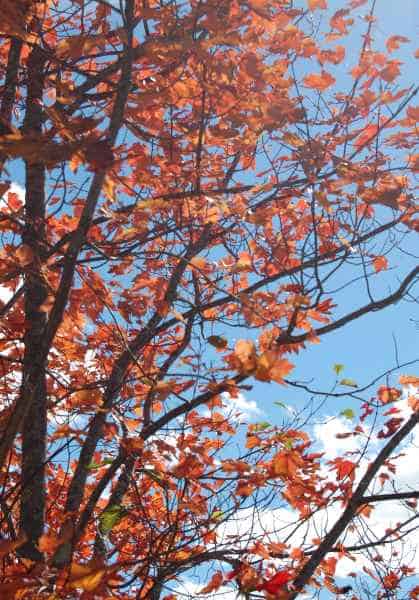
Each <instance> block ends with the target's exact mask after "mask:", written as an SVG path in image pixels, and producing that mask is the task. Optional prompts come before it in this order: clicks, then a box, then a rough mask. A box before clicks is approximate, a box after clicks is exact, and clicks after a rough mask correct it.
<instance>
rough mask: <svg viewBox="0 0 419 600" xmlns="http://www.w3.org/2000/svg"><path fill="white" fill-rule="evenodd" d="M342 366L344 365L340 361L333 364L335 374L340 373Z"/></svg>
mask: <svg viewBox="0 0 419 600" xmlns="http://www.w3.org/2000/svg"><path fill="white" fill-rule="evenodd" d="M344 368H345V365H341V364H340V363H336V364H335V365H333V370H334V372H335V373H336V375H340V373H342V371H343V369H344Z"/></svg>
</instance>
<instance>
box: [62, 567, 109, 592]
mask: <svg viewBox="0 0 419 600" xmlns="http://www.w3.org/2000/svg"><path fill="white" fill-rule="evenodd" d="M104 574H105V569H99V571H94V572H93V573H89V574H87V575H84V576H83V577H80V578H79V579H74V580H73V581H71V582H70V587H71V588H73V589H82V590H83V591H85V592H93V590H95V589H96V588H97V587H98V586H99V585H100V583H101V581H102V579H103V576H104Z"/></svg>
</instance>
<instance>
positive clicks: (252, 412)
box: [222, 392, 263, 423]
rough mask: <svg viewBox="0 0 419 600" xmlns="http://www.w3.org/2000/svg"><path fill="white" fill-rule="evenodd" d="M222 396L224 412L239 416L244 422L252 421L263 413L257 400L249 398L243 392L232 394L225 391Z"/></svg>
mask: <svg viewBox="0 0 419 600" xmlns="http://www.w3.org/2000/svg"><path fill="white" fill-rule="evenodd" d="M222 396H223V401H224V404H225V407H224V409H223V413H224V414H225V415H228V416H233V417H236V418H238V419H239V420H240V422H242V423H245V422H247V421H251V420H252V419H254V418H257V417H260V416H261V415H262V414H263V413H262V411H261V410H260V408H259V407H258V405H257V404H256V402H255V401H254V400H248V399H247V398H246V396H244V394H242V393H241V392H239V393H238V394H237V396H231V395H230V394H229V393H227V392H225V393H223V394H222Z"/></svg>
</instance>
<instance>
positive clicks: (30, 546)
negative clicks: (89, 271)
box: [20, 47, 48, 560]
mask: <svg viewBox="0 0 419 600" xmlns="http://www.w3.org/2000/svg"><path fill="white" fill-rule="evenodd" d="M44 67H45V57H44V53H43V51H42V50H41V49H40V48H39V47H35V48H34V49H33V51H32V53H31V55H30V57H29V59H28V84H27V100H26V113H25V122H24V131H25V133H26V134H29V133H31V134H37V133H41V132H42V108H41V100H42V92H43V86H44ZM25 167H26V182H25V187H26V198H25V230H24V233H23V235H22V241H23V243H24V244H25V245H26V246H27V247H28V248H29V249H30V251H31V254H32V261H31V263H30V264H29V265H28V266H27V268H26V273H25V326H26V332H25V335H24V344H25V353H24V367H23V378H22V387H21V394H22V396H23V399H24V402H25V405H26V406H27V407H28V408H27V412H26V416H25V419H24V422H23V428H22V496H21V511H20V521H21V523H20V524H21V529H22V530H23V532H24V533H25V534H26V536H27V542H26V544H25V545H24V546H22V548H21V549H20V554H21V555H23V556H26V557H27V558H31V559H32V560H40V559H41V558H42V554H41V553H40V552H39V550H38V549H37V542H38V539H39V537H40V536H41V535H42V532H43V529H44V513H45V465H44V463H45V451H46V432H47V389H46V360H45V359H43V358H42V356H41V351H40V349H41V344H42V338H43V335H44V332H45V324H46V313H45V311H43V310H42V304H43V303H44V301H45V299H46V297H47V293H48V292H47V285H46V282H45V279H44V276H43V274H42V264H43V262H44V261H45V167H44V165H43V164H41V163H32V162H29V161H27V162H26V165H25Z"/></svg>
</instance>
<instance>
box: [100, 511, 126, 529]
mask: <svg viewBox="0 0 419 600" xmlns="http://www.w3.org/2000/svg"><path fill="white" fill-rule="evenodd" d="M126 514H127V510H126V508H124V507H123V506H121V505H120V504H114V505H113V506H110V507H109V508H107V509H106V510H105V511H104V512H103V513H102V514H101V515H100V517H99V531H100V533H101V534H102V535H106V534H107V533H109V532H110V531H111V530H112V528H113V527H115V525H117V524H118V523H119V522H120V520H121V519H122V518H123V517H124V516H125V515H126Z"/></svg>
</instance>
